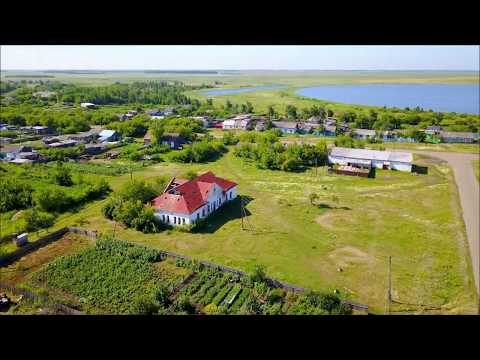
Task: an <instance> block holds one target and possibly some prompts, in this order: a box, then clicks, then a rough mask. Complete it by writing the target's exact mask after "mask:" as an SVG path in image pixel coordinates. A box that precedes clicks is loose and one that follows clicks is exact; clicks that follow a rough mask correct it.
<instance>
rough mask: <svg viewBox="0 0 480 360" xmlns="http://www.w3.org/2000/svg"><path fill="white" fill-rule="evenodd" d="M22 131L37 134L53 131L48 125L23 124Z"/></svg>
mask: <svg viewBox="0 0 480 360" xmlns="http://www.w3.org/2000/svg"><path fill="white" fill-rule="evenodd" d="M20 131H22V132H24V133H29V134H36V135H46V134H50V133H51V132H52V131H51V129H50V128H49V127H48V126H22V127H21V128H20Z"/></svg>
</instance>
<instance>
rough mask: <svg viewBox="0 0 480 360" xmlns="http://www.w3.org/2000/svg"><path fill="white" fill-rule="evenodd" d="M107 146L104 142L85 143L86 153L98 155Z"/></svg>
mask: <svg viewBox="0 0 480 360" xmlns="http://www.w3.org/2000/svg"><path fill="white" fill-rule="evenodd" d="M106 149H107V147H106V146H105V145H104V144H87V145H85V154H87V155H97V154H100V153H102V152H103V151H105V150H106Z"/></svg>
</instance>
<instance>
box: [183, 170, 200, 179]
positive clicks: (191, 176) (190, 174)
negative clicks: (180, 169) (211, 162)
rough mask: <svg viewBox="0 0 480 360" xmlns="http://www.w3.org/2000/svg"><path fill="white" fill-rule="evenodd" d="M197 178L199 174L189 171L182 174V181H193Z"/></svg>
mask: <svg viewBox="0 0 480 360" xmlns="http://www.w3.org/2000/svg"><path fill="white" fill-rule="evenodd" d="M197 176H198V174H197V173H196V172H195V171H193V170H188V171H187V172H185V173H184V174H182V176H181V178H182V179H187V180H192V179H194V178H196V177H197Z"/></svg>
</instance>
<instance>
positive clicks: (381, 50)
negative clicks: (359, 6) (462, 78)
mask: <svg viewBox="0 0 480 360" xmlns="http://www.w3.org/2000/svg"><path fill="white" fill-rule="evenodd" d="M479 63H480V59H479V47H478V46H164V45H160V46H127V45H122V46H65V45H63V46H1V68H2V70H9V69H10V70H12V69H17V70H21V69H22V70H23V69H25V70H36V69H38V70H42V69H43V70H45V69H75V70H82V69H101V70H107V69H111V70H127V69H128V70H130V69H131V70H143V69H168V70H183V69H195V70H206V69H218V70H222V69H223V70H225V69H231V70H237V69H239V70H255V69H270V70H283V69H288V70H313V69H316V70H317V69H318V70H396V69H401V70H416V69H425V70H476V71H478V70H479Z"/></svg>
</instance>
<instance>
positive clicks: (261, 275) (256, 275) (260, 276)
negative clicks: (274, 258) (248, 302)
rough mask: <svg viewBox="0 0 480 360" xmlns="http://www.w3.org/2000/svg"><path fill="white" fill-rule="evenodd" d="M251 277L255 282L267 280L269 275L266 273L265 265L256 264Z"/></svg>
mask: <svg viewBox="0 0 480 360" xmlns="http://www.w3.org/2000/svg"><path fill="white" fill-rule="evenodd" d="M249 277H250V279H251V280H252V281H253V282H263V281H265V279H266V277H267V275H266V273H265V267H264V266H263V265H255V266H254V268H253V271H252V273H251V274H250V276H249Z"/></svg>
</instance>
